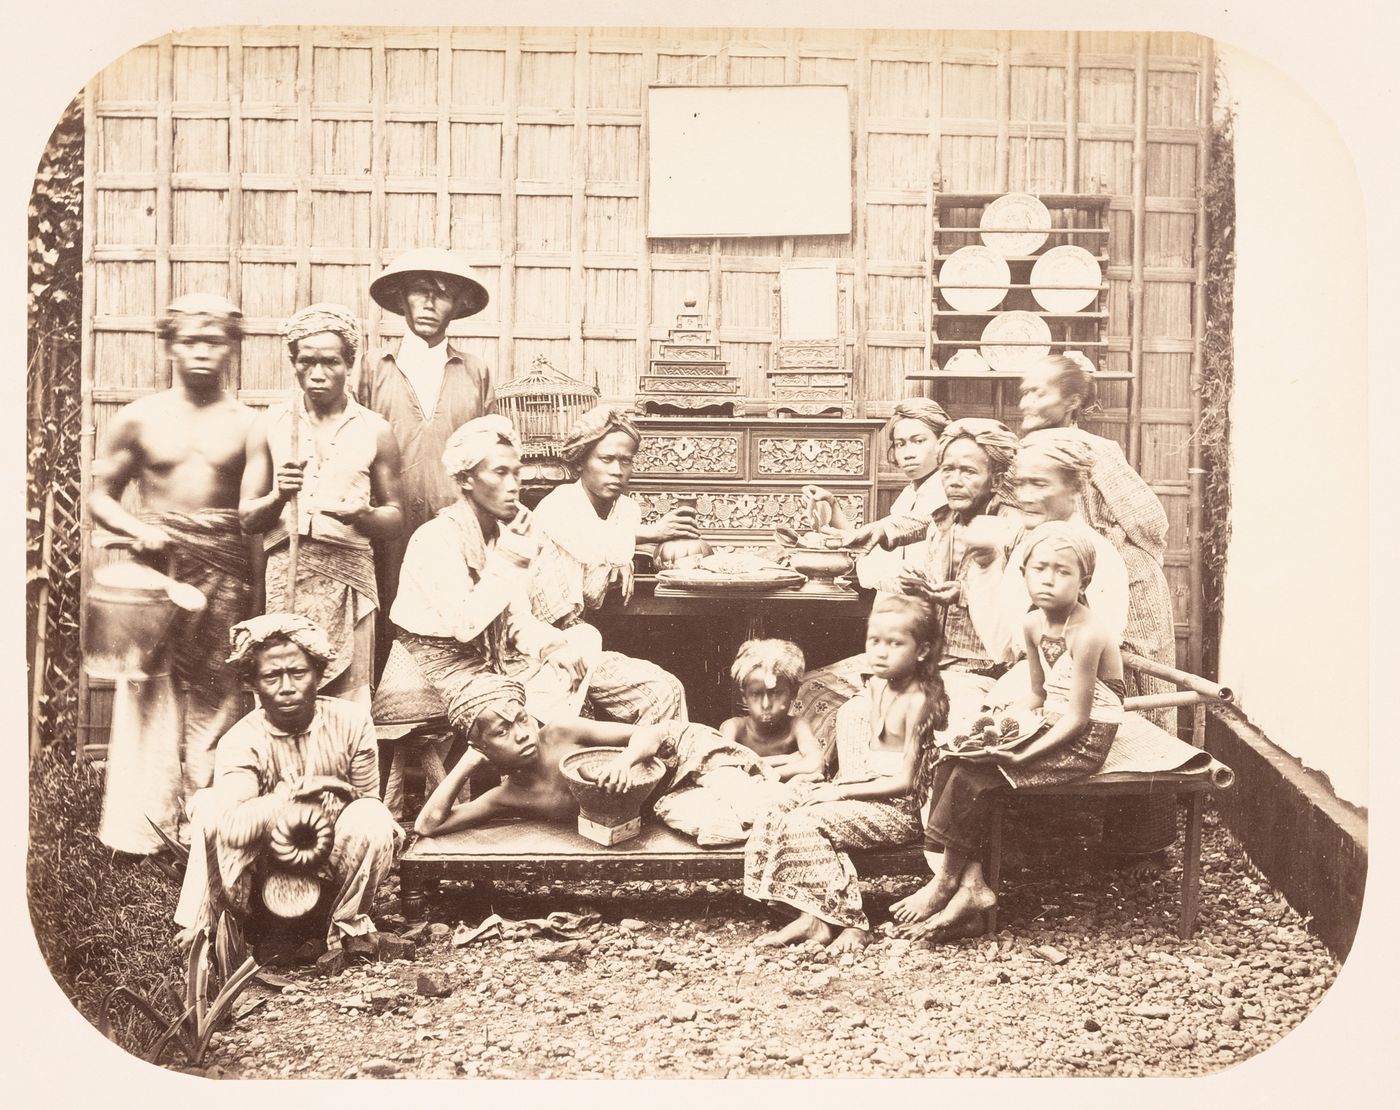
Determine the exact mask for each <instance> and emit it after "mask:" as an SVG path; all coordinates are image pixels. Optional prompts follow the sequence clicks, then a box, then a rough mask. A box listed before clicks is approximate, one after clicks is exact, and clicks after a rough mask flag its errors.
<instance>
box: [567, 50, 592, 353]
mask: <svg viewBox="0 0 1400 1110" xmlns="http://www.w3.org/2000/svg"><path fill="white" fill-rule="evenodd" d="M588 40H589V33H588V30H587V28H580V29H579V30H578V33H577V40H576V43H575V49H574V72H573V77H574V111H573V116H574V159H573V182H572V184H573V199H572V202H571V223H572V234H571V235H570V236H569V300H568V302H567V305H566V308H565V311H566V312H568V313H569V315H570V316H571V320H570V327H571V334H570V336H569V372H570V373H573V374H582V373H583V354H584V351H583V320H584V317H585V316H586V315H587V314H588V313H587V298H586V295H585V288H584V276H583V236H584V229H585V227H586V225H587V219H588V210H587V205H588V202H587V200H586V199H585V194H586V191H587V184H588V65H589V56H590V55H589V49H588Z"/></svg>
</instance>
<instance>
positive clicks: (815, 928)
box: [753, 913, 836, 948]
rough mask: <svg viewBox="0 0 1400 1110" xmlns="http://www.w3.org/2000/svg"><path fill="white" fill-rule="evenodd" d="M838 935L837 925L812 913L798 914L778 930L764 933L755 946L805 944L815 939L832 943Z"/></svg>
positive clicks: (819, 941)
mask: <svg viewBox="0 0 1400 1110" xmlns="http://www.w3.org/2000/svg"><path fill="white" fill-rule="evenodd" d="M835 935H836V927H835V926H834V925H830V924H828V923H827V922H825V921H823V920H822V919H821V918H819V917H813V916H812V915H811V914H810V913H803V914H798V915H797V917H796V918H794V919H793V920H792V921H789V922H788V923H787V924H786V925H784V926H783V927H782V928H781V929H779V930H778V931H777V932H773V933H764V934H763V936H761V937H759V938H758V939H757V940H756V941H754V942H753V946H754V947H755V948H781V947H783V946H784V945H788V944H804V943H806V942H807V941H809V940H814V941H816V942H817V943H818V944H822V945H825V944H830V943H831V940H832V938H833V937H834V936H835Z"/></svg>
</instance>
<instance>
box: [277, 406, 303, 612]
mask: <svg viewBox="0 0 1400 1110" xmlns="http://www.w3.org/2000/svg"><path fill="white" fill-rule="evenodd" d="M302 404H303V401H302V392H301V387H300V386H297V387H295V388H294V389H293V390H292V453H291V459H292V460H293V461H294V462H299V461H300V457H301V406H302ZM302 473H303V474H305V473H306V472H305V471H302ZM272 481H273V483H274V484H275V483H276V481H277V475H276V474H275V473H274V474H273V476H272ZM288 509H289V510H290V512H289V517H290V523H291V530H290V531H289V532H288V534H287V608H288V609H290V610H291V611H292V612H293V613H295V612H296V611H297V562H298V560H299V558H300V556H301V491H300V490H297V492H296V493H294V494H292V501H291V504H290V505H289V506H288Z"/></svg>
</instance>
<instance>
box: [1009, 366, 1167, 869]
mask: <svg viewBox="0 0 1400 1110" xmlns="http://www.w3.org/2000/svg"><path fill="white" fill-rule="evenodd" d="M1092 370H1093V366H1092V364H1091V363H1089V362H1088V360H1087V359H1083V357H1082V356H1079V357H1076V356H1074V355H1055V356H1051V357H1050V358H1047V359H1043V360H1041V361H1040V362H1039V363H1037V364H1036V365H1035V366H1033V367H1031V368H1030V369H1029V370H1028V371H1027V373H1026V374H1025V376H1024V377H1023V378H1022V379H1021V401H1020V406H1021V434H1022V436H1023V438H1025V439H1026V440H1027V441H1028V442H1029V441H1032V440H1034V439H1035V438H1037V437H1040V436H1042V435H1047V434H1048V435H1051V436H1053V437H1058V438H1061V439H1065V438H1070V437H1072V438H1075V439H1077V440H1078V441H1079V442H1081V443H1082V444H1084V445H1085V446H1086V447H1088V448H1089V450H1090V452H1091V453H1092V455H1093V469H1092V470H1091V472H1090V475H1089V481H1088V483H1087V486H1086V488H1085V491H1084V497H1083V501H1082V504H1081V511H1082V513H1083V516H1084V519H1085V521H1086V523H1088V525H1089V526H1090V527H1091V528H1093V529H1094V531H1096V532H1098V533H1099V534H1100V535H1102V536H1105V537H1107V538H1108V540H1109V541H1110V542H1112V544H1113V546H1114V547H1115V548H1116V549H1117V551H1118V554H1119V555H1120V556H1121V557H1122V559H1123V563H1124V565H1125V566H1126V567H1127V569H1128V625H1127V631H1126V633H1125V635H1124V637H1123V646H1124V647H1126V648H1127V649H1128V650H1129V651H1132V652H1135V653H1137V654H1138V655H1143V656H1146V657H1147V658H1149V659H1153V660H1155V661H1156V662H1158V663H1163V664H1165V665H1166V666H1168V667H1175V666H1176V628H1175V617H1174V613H1173V608H1172V600H1171V590H1170V587H1169V586H1168V585H1167V579H1166V574H1165V572H1164V571H1163V569H1162V567H1163V562H1164V559H1165V557H1166V550H1167V514H1166V510H1165V509H1163V508H1162V502H1161V501H1160V500H1159V499H1158V497H1157V495H1156V494H1155V493H1154V492H1153V491H1152V487H1151V486H1149V485H1148V484H1147V482H1146V481H1145V480H1144V479H1143V478H1142V477H1141V475H1139V474H1138V472H1137V471H1136V470H1134V469H1133V468H1132V466H1131V465H1130V464H1129V463H1128V460H1127V459H1126V458H1125V457H1124V455H1123V449H1122V448H1121V447H1120V446H1119V445H1118V443H1117V442H1116V441H1114V440H1111V439H1105V438H1104V437H1103V436H1096V435H1093V434H1091V433H1089V432H1086V431H1084V430H1083V429H1082V428H1080V427H1079V426H1078V425H1079V420H1080V418H1081V417H1083V416H1084V415H1085V414H1087V413H1092V412H1094V411H1096V410H1097V408H1098V395H1097V391H1096V389H1095V387H1094V379H1093V376H1092ZM1051 429H1053V431H1049V430H1051ZM1125 681H1126V684H1127V688H1128V695H1129V696H1130V697H1135V696H1138V695H1143V694H1161V693H1170V692H1172V691H1174V690H1175V687H1174V686H1172V684H1171V683H1169V682H1166V681H1164V680H1163V679H1159V678H1154V677H1153V676H1151V675H1144V674H1139V673H1138V672H1136V671H1133V670H1129V671H1128V672H1127V675H1126V678H1125ZM1143 716H1145V717H1147V718H1148V720H1150V721H1151V722H1152V723H1153V724H1155V725H1156V726H1157V727H1158V728H1161V729H1163V730H1165V731H1166V732H1169V733H1171V734H1172V735H1173V736H1175V735H1176V725H1177V721H1176V710H1175V709H1172V708H1169V707H1168V708H1164V709H1150V710H1146V711H1144V712H1143ZM1175 815H1176V806H1175V802H1174V801H1173V799H1172V798H1170V797H1169V796H1167V795H1162V796H1159V797H1146V798H1143V797H1124V798H1120V799H1114V800H1113V801H1112V802H1110V803H1109V804H1108V806H1107V808H1106V812H1105V817H1104V822H1105V826H1106V830H1107V832H1106V835H1105V842H1106V843H1112V844H1113V845H1114V847H1115V853H1116V854H1120V855H1123V856H1128V857H1132V856H1143V855H1148V854H1150V853H1153V852H1157V851H1160V850H1161V849H1164V848H1166V847H1167V846H1169V845H1170V844H1171V843H1172V842H1173V841H1174V840H1175V839H1176V821H1175Z"/></svg>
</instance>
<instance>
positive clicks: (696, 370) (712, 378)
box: [637, 300, 744, 416]
mask: <svg viewBox="0 0 1400 1110" xmlns="http://www.w3.org/2000/svg"><path fill="white" fill-rule="evenodd" d="M713 339H714V334H713V332H711V331H710V329H709V328H707V327H706V326H705V316H704V314H703V313H700V312H697V311H695V301H694V300H688V301H686V302H685V311H684V312H681V313H678V314H677V316H676V326H675V327H674V328H671V329H670V334H669V336H668V338H667V340H666V342H664V343H662V344H660V354H659V357H657V358H654V359H652V360H651V373H650V374H643V375H642V380H641V381H640V382H638V383H637V411H638V412H639V413H641V414H642V415H644V416H645V415H647V414H652V415H675V414H681V415H685V414H695V415H699V414H701V413H705V414H709V415H712V416H740V415H742V414H743V411H744V398H743V397H741V396H740V395H739V379H738V377H737V376H736V375H734V374H730V373H729V372H728V371H729V363H727V362H725V361H724V360H723V359H721V358H720V357H719V344H718V343H717V342H713V341H712V340H713Z"/></svg>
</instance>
